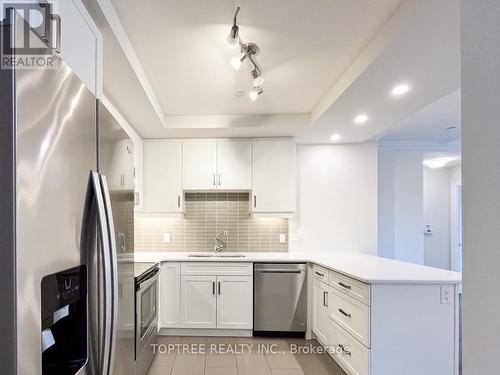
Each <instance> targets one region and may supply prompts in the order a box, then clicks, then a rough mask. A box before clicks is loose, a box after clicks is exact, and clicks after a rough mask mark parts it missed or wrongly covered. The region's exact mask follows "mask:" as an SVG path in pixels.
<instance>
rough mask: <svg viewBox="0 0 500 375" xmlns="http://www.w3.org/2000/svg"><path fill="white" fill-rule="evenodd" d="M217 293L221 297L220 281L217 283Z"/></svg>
mask: <svg viewBox="0 0 500 375" xmlns="http://www.w3.org/2000/svg"><path fill="white" fill-rule="evenodd" d="M217 293H218V294H219V296H220V281H219V282H218V283H217Z"/></svg>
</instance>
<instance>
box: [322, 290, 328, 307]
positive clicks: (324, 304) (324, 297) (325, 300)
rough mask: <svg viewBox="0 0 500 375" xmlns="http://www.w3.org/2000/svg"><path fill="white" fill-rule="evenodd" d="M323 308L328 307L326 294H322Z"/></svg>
mask: <svg viewBox="0 0 500 375" xmlns="http://www.w3.org/2000/svg"><path fill="white" fill-rule="evenodd" d="M323 306H325V307H328V292H323Z"/></svg>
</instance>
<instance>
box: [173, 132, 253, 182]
mask: <svg viewBox="0 0 500 375" xmlns="http://www.w3.org/2000/svg"><path fill="white" fill-rule="evenodd" d="M183 176H184V178H183V187H184V190H214V189H219V190H250V189H251V188H252V142H251V141H249V140H240V139H238V140H221V141H213V140H186V141H184V142H183Z"/></svg>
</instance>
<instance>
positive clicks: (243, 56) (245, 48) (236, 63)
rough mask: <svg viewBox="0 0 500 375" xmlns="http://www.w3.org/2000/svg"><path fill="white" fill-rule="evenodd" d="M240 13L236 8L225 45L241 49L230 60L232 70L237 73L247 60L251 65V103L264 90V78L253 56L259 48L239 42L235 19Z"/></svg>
mask: <svg viewBox="0 0 500 375" xmlns="http://www.w3.org/2000/svg"><path fill="white" fill-rule="evenodd" d="M239 12H240V7H237V8H236V11H235V12H234V18H233V26H232V27H231V32H230V33H229V36H228V38H227V43H228V45H229V46H230V47H231V48H234V47H237V46H238V45H239V46H240V47H241V53H240V55H239V56H237V57H233V58H232V59H231V65H232V67H233V68H234V70H236V71H238V70H240V68H241V65H242V64H243V62H244V61H245V60H247V59H248V60H249V61H250V63H251V64H252V65H253V69H252V71H251V75H252V80H253V87H254V89H253V90H252V91H250V92H249V97H250V99H251V100H252V101H256V100H257V98H258V97H259V95H261V94H262V93H263V92H264V90H263V89H262V87H261V86H262V85H263V83H264V77H263V76H262V69H261V68H260V66H259V64H258V63H257V60H256V59H255V56H257V55H258V54H259V52H260V50H259V47H258V46H257V45H256V44H255V43H243V42H242V41H241V38H240V35H239V28H238V25H237V17H238V13H239Z"/></svg>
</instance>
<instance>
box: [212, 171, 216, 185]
mask: <svg viewBox="0 0 500 375" xmlns="http://www.w3.org/2000/svg"><path fill="white" fill-rule="evenodd" d="M212 177H213V183H214V186H215V173H214V174H213V176H212Z"/></svg>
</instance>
